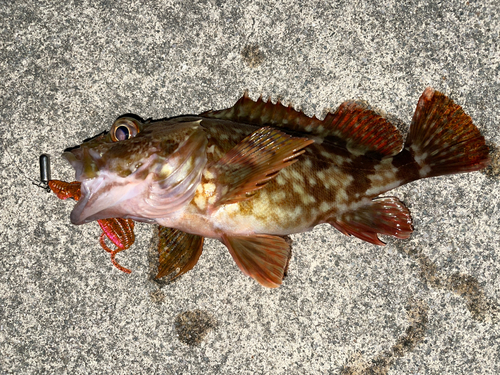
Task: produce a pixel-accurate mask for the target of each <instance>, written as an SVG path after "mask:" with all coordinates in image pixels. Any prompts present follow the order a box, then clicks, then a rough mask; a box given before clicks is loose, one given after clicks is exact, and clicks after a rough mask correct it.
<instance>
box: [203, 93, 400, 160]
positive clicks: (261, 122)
mask: <svg viewBox="0 0 500 375" xmlns="http://www.w3.org/2000/svg"><path fill="white" fill-rule="evenodd" d="M200 116H203V117H208V118H217V119H222V120H229V121H235V122H243V123H246V124H252V125H257V126H275V127H280V128H284V129H289V130H293V131H296V132H302V133H310V134H312V135H314V136H319V137H321V138H324V139H325V140H327V141H329V142H331V143H334V144H336V145H338V146H341V147H349V149H352V150H358V151H359V152H360V153H366V152H371V153H373V154H375V155H379V156H381V157H383V156H390V155H395V154H397V153H398V152H399V151H400V150H401V149H402V147H403V138H402V136H401V133H400V132H399V131H398V129H397V128H396V127H395V126H394V125H392V124H391V123H390V122H389V121H388V120H387V119H386V118H384V117H383V116H381V115H379V114H377V113H375V112H374V111H372V110H371V109H369V108H367V106H366V105H363V104H361V103H359V102H354V101H347V102H344V103H342V104H341V105H340V107H339V108H338V109H337V110H336V111H335V113H329V114H328V115H327V116H326V117H325V119H324V120H319V119H317V118H316V117H315V116H313V117H308V116H306V115H305V114H304V113H302V112H300V111H296V110H295V109H293V108H292V107H291V105H289V106H288V107H285V106H284V105H282V104H281V103H280V101H278V102H277V103H276V104H273V103H272V102H271V100H270V99H268V100H267V102H265V101H264V100H263V99H262V97H260V98H259V99H258V100H257V101H256V102H254V101H253V100H252V99H250V98H249V97H248V93H247V92H245V94H244V95H243V96H242V97H241V99H240V100H238V101H237V102H236V104H235V105H234V106H232V107H231V108H227V109H223V110H220V111H208V112H204V113H202V114H201V115H200Z"/></svg>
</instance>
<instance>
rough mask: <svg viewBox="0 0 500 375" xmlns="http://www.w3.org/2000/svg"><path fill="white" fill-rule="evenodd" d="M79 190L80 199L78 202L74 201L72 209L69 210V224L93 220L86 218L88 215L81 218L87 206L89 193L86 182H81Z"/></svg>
mask: <svg viewBox="0 0 500 375" xmlns="http://www.w3.org/2000/svg"><path fill="white" fill-rule="evenodd" d="M80 190H81V196H80V199H79V200H78V202H76V205H75V206H74V207H73V210H72V211H71V214H70V220H71V224H74V225H81V224H85V223H88V222H90V221H93V220H87V219H88V217H87V218H84V219H83V220H82V213H83V210H84V209H85V207H86V206H87V203H88V201H89V198H90V194H89V190H88V188H87V186H86V184H81V186H80Z"/></svg>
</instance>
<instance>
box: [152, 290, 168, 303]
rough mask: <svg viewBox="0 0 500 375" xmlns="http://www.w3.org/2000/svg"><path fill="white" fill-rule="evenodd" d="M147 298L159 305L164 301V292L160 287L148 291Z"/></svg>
mask: <svg viewBox="0 0 500 375" xmlns="http://www.w3.org/2000/svg"><path fill="white" fill-rule="evenodd" d="M149 298H150V299H151V302H153V303H156V304H158V305H161V304H162V303H163V302H165V293H163V291H162V290H161V289H157V290H155V291H154V292H151V293H149Z"/></svg>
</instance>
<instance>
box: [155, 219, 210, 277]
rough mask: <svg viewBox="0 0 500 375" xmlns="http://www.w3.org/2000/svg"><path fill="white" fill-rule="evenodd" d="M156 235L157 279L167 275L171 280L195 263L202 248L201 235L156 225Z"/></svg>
mask: <svg viewBox="0 0 500 375" xmlns="http://www.w3.org/2000/svg"><path fill="white" fill-rule="evenodd" d="M158 236H159V242H158V255H159V265H158V274H157V275H156V278H157V279H159V278H161V277H164V276H167V275H169V276H170V281H172V280H174V279H176V278H177V277H179V276H181V275H183V274H185V273H186V272H187V271H189V270H190V269H192V268H193V267H194V266H195V265H196V263H197V262H198V259H199V258H200V255H201V251H202V249H203V237H201V236H197V235H195V234H189V233H185V232H182V231H180V230H177V229H173V228H167V227H162V226H159V227H158Z"/></svg>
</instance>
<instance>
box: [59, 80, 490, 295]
mask: <svg viewBox="0 0 500 375" xmlns="http://www.w3.org/2000/svg"><path fill="white" fill-rule="evenodd" d="M63 156H64V157H66V159H67V160H68V161H69V162H70V163H71V164H72V165H73V167H74V168H75V170H76V180H77V181H79V182H80V183H81V197H80V199H79V201H78V203H77V204H76V206H75V208H74V210H73V212H72V214H71V221H72V222H73V223H74V224H83V223H86V222H90V221H94V220H103V219H109V218H123V219H132V220H136V221H143V222H149V223H156V224H159V225H160V226H161V227H160V232H159V235H160V245H159V253H160V272H159V276H164V275H167V274H170V275H173V276H174V277H176V276H178V275H180V274H182V273H184V272H186V271H187V270H189V269H191V268H192V267H193V266H194V264H196V261H197V260H198V258H199V256H200V254H201V251H202V247H203V238H204V237H210V238H216V239H219V240H221V241H222V242H223V243H224V244H225V245H226V246H227V247H228V249H229V251H230V253H231V255H232V256H233V259H234V260H235V261H236V263H237V264H238V266H239V267H240V269H241V270H242V271H243V272H244V273H245V274H247V275H249V276H251V277H253V278H255V279H256V280H257V281H258V282H260V283H261V284H262V285H265V286H268V287H276V286H278V285H279V284H281V281H282V279H283V276H284V274H285V272H286V268H287V265H288V261H289V258H290V254H291V253H290V244H289V242H288V241H287V240H286V239H284V238H283V236H286V235H289V234H292V233H299V232H303V231H306V230H310V229H311V228H313V227H314V226H316V225H317V224H320V223H329V224H331V225H332V226H334V227H335V228H337V229H339V230H340V231H341V232H342V233H344V234H347V235H354V236H357V237H359V238H361V239H363V240H365V241H368V242H371V243H374V244H379V245H380V244H383V242H382V241H381V240H380V239H379V237H378V235H379V234H383V235H392V236H395V237H397V238H408V237H409V236H410V234H411V232H412V230H413V228H412V225H411V217H410V213H409V211H408V209H407V208H406V207H405V206H404V204H403V203H402V202H400V201H399V200H398V199H397V198H395V197H381V198H379V195H381V194H384V193H386V192H387V191H389V190H391V189H393V188H396V187H398V186H401V185H403V184H406V183H409V182H411V181H415V180H418V179H420V178H426V177H433V176H438V175H443V174H452V173H462V172H470V171H475V170H479V169H481V168H483V167H485V166H486V165H487V163H488V148H487V147H486V146H485V142H484V138H483V137H482V136H481V134H480V132H479V130H478V129H477V128H476V127H475V126H474V125H473V124H472V121H471V119H470V117H469V116H468V115H466V114H465V113H464V112H463V110H462V109H461V108H460V106H458V105H456V104H455V103H453V101H452V100H450V99H449V98H447V97H446V96H445V95H443V94H441V93H439V92H436V91H434V90H432V89H426V90H425V92H424V93H423V95H422V96H421V98H420V100H419V103H418V105H417V109H416V111H415V115H414V117H413V120H412V124H411V126H410V133H409V135H408V137H407V139H406V142H405V143H404V144H403V139H402V136H401V134H400V132H399V131H398V130H397V129H396V128H395V127H394V125H392V124H391V123H390V122H389V121H388V120H387V119H386V118H385V117H383V116H381V115H380V114H377V113H375V112H374V111H372V110H371V109H369V108H368V107H367V106H366V105H363V104H361V103H357V102H345V103H343V104H342V105H341V106H340V107H339V108H338V109H337V111H336V112H335V113H330V114H328V115H327V116H326V118H325V119H324V120H319V119H317V118H315V117H313V118H309V117H307V116H305V115H304V114H302V113H301V112H297V111H295V110H294V109H293V108H291V107H290V106H289V107H284V106H283V105H281V104H280V103H277V104H273V103H271V102H270V101H268V102H264V101H263V100H262V99H259V100H258V101H257V102H254V101H252V100H251V99H249V98H248V97H247V96H246V95H245V96H244V97H243V98H241V99H240V100H239V101H238V102H237V103H236V104H235V106H233V107H232V108H228V109H226V110H221V111H215V112H214V111H209V112H205V113H203V114H201V115H198V116H179V117H175V118H172V119H167V120H159V121H142V120H140V119H136V118H131V117H123V118H119V119H118V120H117V121H116V122H115V123H114V124H113V126H112V128H111V129H110V131H109V132H108V133H104V134H101V135H99V136H97V137H94V138H93V139H91V140H88V141H87V142H84V143H83V144H82V145H80V146H79V147H77V148H72V149H68V150H67V151H66V152H65V153H64V154H63Z"/></svg>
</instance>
